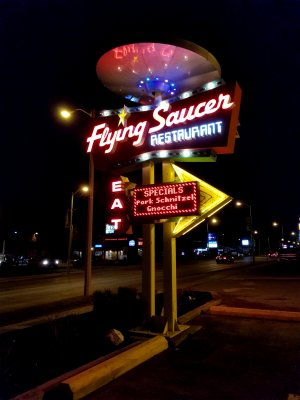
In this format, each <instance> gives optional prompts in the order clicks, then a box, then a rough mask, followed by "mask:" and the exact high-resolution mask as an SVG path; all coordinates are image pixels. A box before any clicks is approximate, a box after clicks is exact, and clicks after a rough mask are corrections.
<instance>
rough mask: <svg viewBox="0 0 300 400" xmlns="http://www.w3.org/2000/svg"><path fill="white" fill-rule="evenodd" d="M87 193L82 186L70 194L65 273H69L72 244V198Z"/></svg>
mask: <svg viewBox="0 0 300 400" xmlns="http://www.w3.org/2000/svg"><path fill="white" fill-rule="evenodd" d="M88 191H89V188H88V186H82V187H81V188H79V189H78V190H76V192H72V194H71V207H70V220H69V243H68V258H67V272H68V273H69V272H70V265H71V251H72V242H73V212H74V196H75V195H76V194H77V193H80V192H84V193H87V192H88Z"/></svg>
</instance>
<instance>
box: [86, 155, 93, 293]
mask: <svg viewBox="0 0 300 400" xmlns="http://www.w3.org/2000/svg"><path fill="white" fill-rule="evenodd" d="M93 210H94V159H93V155H92V153H90V157H89V200H88V218H87V238H86V239H87V240H86V241H87V243H86V262H85V276H84V296H89V295H90V294H91V277H92V245H93Z"/></svg>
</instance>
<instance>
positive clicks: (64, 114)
mask: <svg viewBox="0 0 300 400" xmlns="http://www.w3.org/2000/svg"><path fill="white" fill-rule="evenodd" d="M77 111H79V112H82V113H84V114H86V115H88V116H89V117H90V118H95V111H94V110H93V111H91V112H88V111H85V110H84V109H82V108H75V109H74V110H67V109H62V110H60V116H61V117H63V118H64V119H69V118H71V116H72V114H74V113H76V112H77Z"/></svg>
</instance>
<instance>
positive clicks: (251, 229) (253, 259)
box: [235, 201, 255, 264]
mask: <svg viewBox="0 0 300 400" xmlns="http://www.w3.org/2000/svg"><path fill="white" fill-rule="evenodd" d="M235 205H236V206H237V207H242V206H246V207H248V208H249V225H248V228H247V229H248V230H250V241H251V250H252V262H253V264H254V263H255V254H254V253H255V245H254V236H253V228H252V207H251V205H249V204H247V203H244V202H242V201H236V202H235Z"/></svg>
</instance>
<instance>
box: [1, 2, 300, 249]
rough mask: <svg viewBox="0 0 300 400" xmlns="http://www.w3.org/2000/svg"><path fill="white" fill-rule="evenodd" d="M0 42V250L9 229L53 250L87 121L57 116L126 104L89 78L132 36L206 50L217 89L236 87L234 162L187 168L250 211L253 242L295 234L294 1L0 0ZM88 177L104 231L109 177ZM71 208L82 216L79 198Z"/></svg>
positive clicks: (82, 167)
mask: <svg viewBox="0 0 300 400" xmlns="http://www.w3.org/2000/svg"><path fill="white" fill-rule="evenodd" d="M0 35H1V43H0V46H1V47H0V51H1V53H0V54H1V62H0V68H1V91H0V101H1V107H0V113H1V116H0V118H1V119H0V123H1V125H0V126H1V134H0V148H1V156H0V165H1V185H0V240H1V241H2V240H4V239H7V238H8V237H9V235H11V232H13V231H15V230H16V231H20V232H24V234H25V233H26V234H31V233H33V232H36V231H37V232H39V233H40V234H41V235H43V236H44V238H47V240H49V241H50V240H51V241H52V242H55V243H60V244H61V240H62V238H63V237H64V235H65V231H66V228H65V215H66V212H67V209H68V208H69V207H70V205H69V203H70V196H71V192H72V191H75V190H76V189H77V188H78V186H79V185H80V184H81V183H87V181H88V158H87V156H86V154H85V138H86V136H87V129H89V128H88V124H89V123H90V121H89V118H88V117H86V116H85V115H84V114H82V115H79V114H77V115H76V118H75V120H73V122H72V123H70V122H68V123H67V124H66V123H65V122H62V121H60V120H59V119H58V118H57V108H58V107H60V106H62V105H65V106H69V107H71V108H79V107H80V108H83V109H85V110H88V111H89V110H91V109H97V110H102V109H110V108H121V107H123V105H124V100H123V99H122V98H121V97H118V96H117V95H115V94H113V93H111V92H110V91H109V90H108V89H107V88H105V87H104V86H103V85H102V83H101V82H100V80H99V79H98V77H97V75H96V63H97V61H98V59H99V58H100V57H101V55H103V54H104V53H105V52H106V51H108V50H110V49H111V48H113V47H115V43H117V42H120V40H122V41H124V43H126V41H127V38H130V39H129V40H130V41H134V38H137V39H139V37H140V35H143V36H147V37H148V38H149V39H148V41H149V42H151V41H155V40H156V38H157V37H161V38H162V40H163V39H164V37H166V35H168V36H169V37H174V38H176V37H177V38H180V39H183V40H188V41H191V42H194V43H196V44H197V45H199V46H201V47H204V48H205V49H206V50H208V51H209V52H210V53H212V54H213V55H214V57H215V58H216V59H217V61H218V62H219V64H220V65H221V69H222V78H223V79H224V80H225V82H229V81H237V82H238V83H239V85H240V86H241V89H242V102H241V110H240V118H239V119H240V126H239V129H238V132H239V136H240V137H239V138H238V139H237V140H236V145H235V152H234V154H229V155H220V156H218V158H217V162H216V163H201V164H200V163H198V164H191V163H185V164H184V168H186V169H187V170H189V171H190V172H192V173H195V175H197V176H198V177H199V178H201V179H203V180H205V181H207V182H208V183H210V184H211V185H213V186H216V187H217V188H219V189H220V190H223V191H224V192H225V193H227V194H229V195H230V196H232V197H233V198H235V199H239V200H242V201H244V202H245V203H247V204H248V205H251V207H252V214H253V222H254V223H253V227H254V228H255V229H257V230H259V231H260V232H262V234H263V233H264V232H268V231H269V230H270V227H271V224H272V221H278V222H279V223H280V224H282V225H283V226H284V230H285V232H290V231H292V230H294V231H295V230H296V228H297V221H298V217H299V216H300V190H299V151H300V140H299V136H300V123H299V113H300V108H299V104H300V102H299V89H300V83H299V82H300V81H299V77H298V75H299V71H300V46H299V43H300V2H299V0H295V1H290V0H282V1H279V0H278V1H271V0H264V1H255V0H239V1H226V0H224V1H221V0H218V1H209V2H196V1H189V0H188V1H185V2H182V1H177V0H173V1H172V2H171V1H165V2H162V1H159V2H158V1H157V2H156V1H151V2H147V3H145V2H124V3H115V2H103V1H90V0H84V1H76V0H72V1H70V0H69V1H68V0H59V1H58V0H51V1H50V0H43V1H41V0H31V1H30V0H22V1H21V0H19V1H15V0H6V1H5V0H0ZM152 38H153V40H152ZM132 39H133V40H132ZM127 105H128V106H129V104H128V103H127ZM96 176H97V181H96V182H95V185H96V189H97V190H98V191H99V193H100V198H96V203H95V219H96V220H95V222H94V224H95V230H96V231H97V233H104V232H103V231H102V232H101V229H103V225H102V220H103V214H104V212H105V210H104V208H105V204H104V195H103V189H102V192H101V184H102V182H104V181H105V178H106V177H103V176H101V174H98V173H97V174H96ZM99 188H100V189H99ZM76 201H77V207H78V209H80V210H81V212H84V213H85V212H86V200H85V199H83V198H78V199H77V200H76ZM228 207H229V206H228ZM79 212H80V211H78V215H79ZM229 212H230V211H229V210H228V213H229ZM224 213H225V211H224ZM230 215H231V216H232V214H230ZM266 234H267V233H266Z"/></svg>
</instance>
